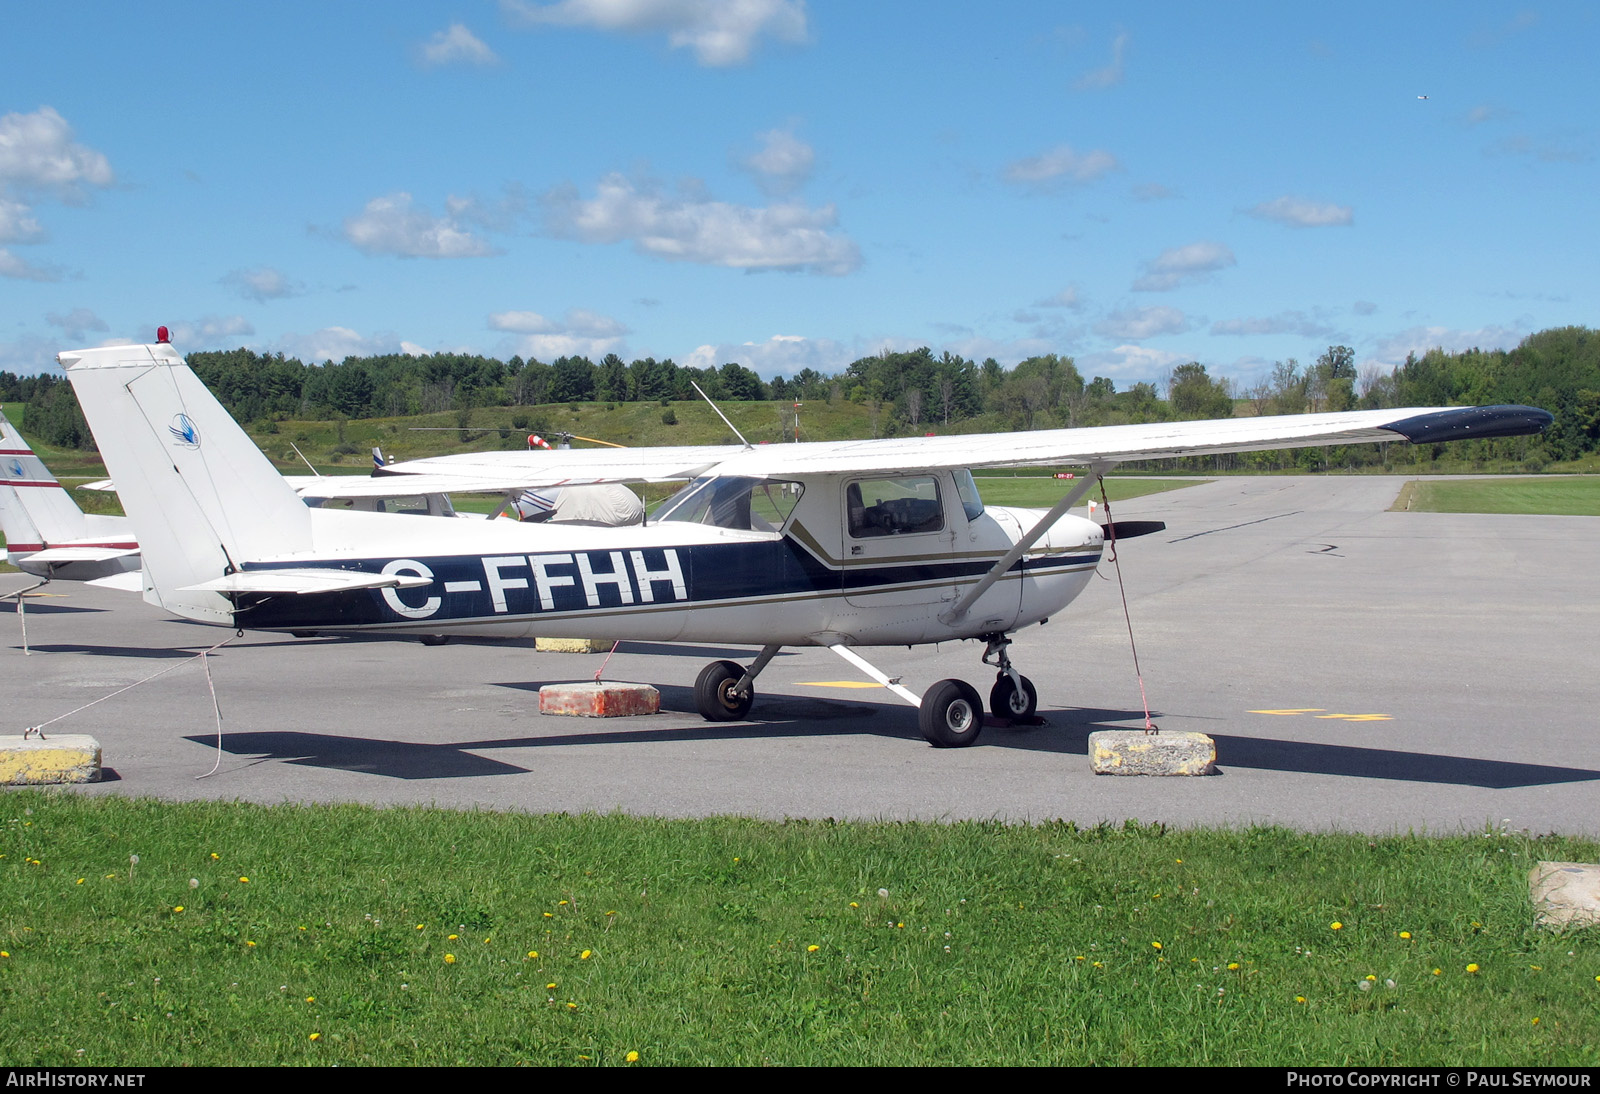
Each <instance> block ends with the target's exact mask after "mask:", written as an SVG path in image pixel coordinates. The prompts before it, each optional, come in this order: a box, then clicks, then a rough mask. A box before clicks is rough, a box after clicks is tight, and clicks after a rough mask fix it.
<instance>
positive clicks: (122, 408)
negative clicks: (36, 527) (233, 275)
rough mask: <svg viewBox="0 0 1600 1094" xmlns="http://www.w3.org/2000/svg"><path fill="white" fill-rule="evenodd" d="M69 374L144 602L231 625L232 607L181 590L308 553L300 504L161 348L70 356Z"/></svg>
mask: <svg viewBox="0 0 1600 1094" xmlns="http://www.w3.org/2000/svg"><path fill="white" fill-rule="evenodd" d="M57 360H59V361H60V362H61V364H62V365H63V366H64V367H65V368H66V370H67V378H68V379H69V380H71V381H72V387H73V390H74V391H76V392H77V395H78V402H79V404H80V405H81V406H82V407H83V414H84V417H85V418H86V419H87V420H88V422H89V428H90V429H92V430H93V431H94V436H95V442H96V443H97V444H98V445H99V446H100V454H101V455H102V456H103V457H104V458H105V462H106V469H107V470H108V471H109V472H110V473H111V477H112V479H113V480H114V481H115V482H116V484H117V495H118V496H119V497H120V498H121V499H122V507H123V509H124V510H125V511H126V512H127V514H128V516H129V517H130V518H131V519H132V521H133V526H134V528H135V530H136V531H137V532H138V535H139V544H140V547H141V549H142V551H143V555H144V575H145V578H144V597H145V599H146V600H148V601H150V602H151V603H153V604H159V605H161V606H162V607H163V608H165V609H166V610H168V611H170V612H173V613H174V614H176V615H182V616H186V617H188V618H190V619H199V620H202V621H204V622H213V623H231V622H232V621H233V612H232V605H231V604H230V603H229V602H228V601H227V600H226V599H225V598H224V597H222V596H220V595H218V594H217V593H214V592H204V591H196V590H187V589H186V587H187V586H191V585H197V584H200V583H201V582H205V581H211V580H214V579H216V578H219V577H222V576H224V575H226V574H231V573H233V572H235V571H236V570H238V569H239V568H240V566H242V565H243V563H244V562H245V561H246V560H251V559H258V558H263V557H271V556H279V555H286V554H292V553H294V552H296V551H305V550H309V549H310V547H311V518H310V512H309V510H307V509H306V506H305V503H304V502H302V501H301V500H300V498H299V497H298V496H297V495H296V494H295V492H294V491H293V490H292V489H291V488H290V487H289V485H288V484H287V483H285V482H284V480H283V477H282V476H281V475H280V474H279V473H278V472H277V470H276V469H275V468H274V467H273V466H272V464H271V463H270V462H268V460H267V458H266V457H265V456H263V455H262V454H261V450H260V449H259V448H257V447H256V446H255V443H254V442H253V441H251V440H250V438H249V437H248V436H247V435H246V434H245V432H244V430H242V429H240V428H239V425H238V423H237V422H235V421H234V420H233V419H232V418H231V417H229V415H228V412H227V411H226V410H224V409H223V408H222V404H221V403H219V402H217V400H216V398H215V397H214V396H213V395H212V394H211V392H209V391H207V390H206V387H205V385H204V384H203V383H201V382H200V379H199V377H197V376H196V375H195V374H194V372H193V371H191V370H190V368H189V366H188V365H186V364H184V362H183V359H182V358H181V357H179V356H178V354H177V353H176V352H175V351H174V350H173V349H172V347H171V346H170V345H167V344H165V343H163V344H160V345H149V346H109V347H105V348H102V349H85V350H73V351H70V352H66V353H62V354H60V355H59V357H58V358H57Z"/></svg>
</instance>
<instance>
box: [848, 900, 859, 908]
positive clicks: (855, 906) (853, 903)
mask: <svg viewBox="0 0 1600 1094" xmlns="http://www.w3.org/2000/svg"><path fill="white" fill-rule="evenodd" d="M850 907H852V908H859V907H861V905H859V904H857V903H856V902H855V901H853V900H852V901H851V902H850Z"/></svg>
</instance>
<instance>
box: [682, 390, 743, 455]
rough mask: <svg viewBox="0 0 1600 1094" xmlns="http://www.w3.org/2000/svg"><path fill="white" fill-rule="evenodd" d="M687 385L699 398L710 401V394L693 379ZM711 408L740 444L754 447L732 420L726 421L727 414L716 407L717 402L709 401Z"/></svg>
mask: <svg viewBox="0 0 1600 1094" xmlns="http://www.w3.org/2000/svg"><path fill="white" fill-rule="evenodd" d="M689 386H690V387H692V388H694V390H695V392H696V394H698V395H699V396H700V398H702V399H704V400H705V401H706V402H708V403H711V396H709V395H707V394H706V393H705V392H703V391H701V390H700V385H699V384H697V383H695V382H694V381H693V380H690V381H689ZM711 409H712V410H716V411H717V417H719V418H721V419H722V424H723V425H725V426H727V427H728V428H729V429H731V430H733V435H734V436H735V437H738V438H739V443H740V444H742V445H744V446H745V447H746V448H754V447H755V445H753V444H751V443H750V442H749V441H747V440H745V439H744V434H743V433H740V432H739V427H738V426H736V425H734V424H733V423H732V422H730V421H728V416H727V415H726V414H724V413H723V412H722V411H721V410H718V409H717V404H716V403H711Z"/></svg>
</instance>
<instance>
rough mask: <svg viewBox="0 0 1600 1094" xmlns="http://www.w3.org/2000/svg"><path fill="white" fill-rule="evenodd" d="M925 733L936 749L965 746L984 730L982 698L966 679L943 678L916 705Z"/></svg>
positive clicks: (920, 723) (918, 720) (920, 724)
mask: <svg viewBox="0 0 1600 1094" xmlns="http://www.w3.org/2000/svg"><path fill="white" fill-rule="evenodd" d="M917 722H918V725H919V726H920V727H921V729H922V735H923V736H924V737H926V738H927V739H928V743H929V744H931V745H933V747H935V748H964V747H966V746H967V745H970V744H972V742H974V741H976V740H977V739H978V734H979V733H981V732H982V731H983V699H982V698H981V697H980V696H979V695H978V689H977V688H975V687H973V686H972V685H971V684H969V683H967V682H966V681H965V680H940V681H939V682H938V683H937V684H935V685H933V687H931V688H929V689H928V691H927V694H925V695H923V697H922V705H921V706H920V707H918V708H917Z"/></svg>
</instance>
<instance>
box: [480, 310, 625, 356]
mask: <svg viewBox="0 0 1600 1094" xmlns="http://www.w3.org/2000/svg"><path fill="white" fill-rule="evenodd" d="M488 323H489V328H490V329H491V330H498V331H505V332H507V333H509V334H516V335H520V336H521V337H519V338H517V339H514V340H513V345H514V347H515V352H516V353H518V354H520V355H521V356H523V357H537V358H538V359H540V360H542V361H549V360H552V359H554V358H557V357H574V356H578V357H588V358H590V359H593V358H596V357H604V356H605V355H606V354H608V353H618V352H619V351H620V350H621V349H623V347H624V343H623V341H622V339H623V336H624V335H626V334H628V333H629V331H628V327H627V325H626V324H624V323H622V322H621V321H620V320H617V319H613V318H612V317H611V316H609V315H602V314H601V313H600V312H596V311H589V310H588V309H586V308H571V309H569V310H568V311H567V313H566V315H564V316H563V317H562V318H561V319H559V320H556V319H550V318H548V317H546V316H544V315H541V314H540V313H538V312H534V311H501V312H493V313H491V314H490V316H489V320H488Z"/></svg>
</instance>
